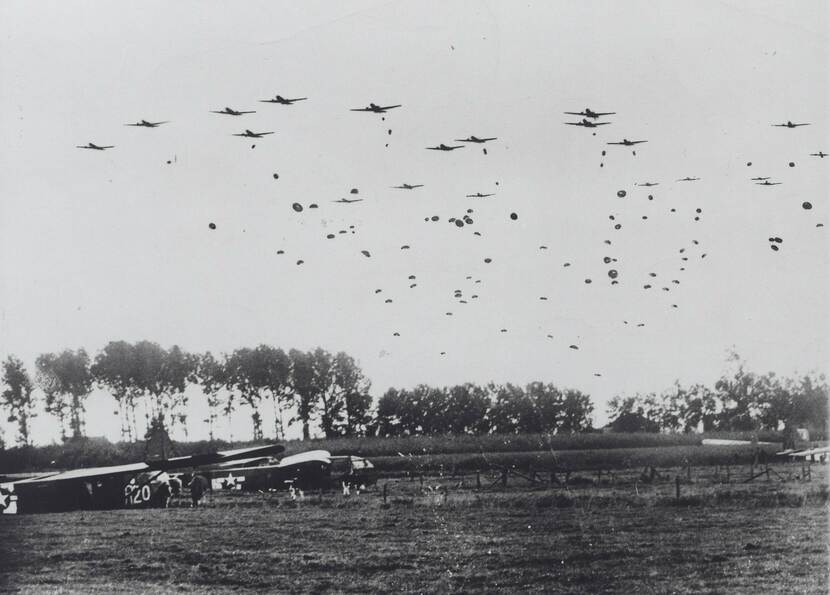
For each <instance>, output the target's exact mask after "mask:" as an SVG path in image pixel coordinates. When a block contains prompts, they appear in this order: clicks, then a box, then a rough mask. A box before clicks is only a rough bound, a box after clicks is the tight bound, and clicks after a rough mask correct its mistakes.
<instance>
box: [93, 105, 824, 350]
mask: <svg viewBox="0 0 830 595" xmlns="http://www.w3.org/2000/svg"><path fill="white" fill-rule="evenodd" d="M305 99H306V98H305V97H297V98H284V97H281V96H279V95H277V96H276V97H275V98H274V99H267V100H260V101H262V102H267V103H282V104H286V103H288V104H290V103H292V102H294V101H303V100H305ZM399 107H402V106H401V105H400V104H396V105H386V106H382V105H378V104H374V103H371V104H369V106H368V107H365V108H354V109H352V110H351V111H363V112H373V113H379V114H384V113H385V112H386V111H387V110H391V109H396V108H399ZM214 113H218V114H226V115H233V116H238V115H242V114H250V113H255V112H254V111H237V110H234V109H231V108H229V107H226V108H224V109H223V110H220V111H215V112H214ZM565 113H567V114H569V115H580V116H583V118H582V120H581V121H579V122H566V124H568V125H573V126H583V127H587V128H595V127H597V126H602V125H605V124H609V123H610V122H597V121H596V120H597V119H598V118H601V117H603V116H607V115H611V114H615V113H616V112H593V111H592V110H590V109H588V108H586V109H585V110H584V111H582V112H565ZM592 120H593V121H592ZM163 123H164V122H148V121H145V120H142V121H141V122H138V123H136V124H135V125H136V126H148V127H153V126H156V125H159V124H163ZM805 125H808V123H792V122H787V123H786V124H780V125H778V126H784V127H797V126H805ZM385 132H386V133H387V134H388V135H391V134H392V130H391V129H389V130H387V131H385ZM267 134H273V132H253V131H251V130H249V129H246V130H245V132H244V133H238V134H236V135H235V136H240V137H248V138H261V137H263V136H264V135H267ZM594 136H597V133H594ZM496 140H498V139H497V137H477V136H474V135H471V136H468V137H466V138H455V139H454V141H455V142H458V143H461V144H459V145H447V144H444V143H441V144H439V145H437V146H430V147H426V148H427V149H428V150H433V151H454V150H456V149H461V148H464V147H465V146H468V144H469V143H473V144H485V143H488V142H491V141H496ZM646 142H649V141H647V140H645V139H640V140H629V139H627V138H623V139H622V140H621V141H612V142H607V143H604V142H603V143H601V144H608V145H620V146H626V147H632V146H634V145H637V144H641V143H646ZM386 146H388V144H387V145H386ZM80 148H86V149H97V150H104V149H108V148H113V147H112V146H98V145H94V144H92V143H90V144H89V145H86V146H82V147H80ZM482 152H483V153H484V154H485V155H486V154H487V149H486V148H483V149H482ZM601 153H602V156H603V157H606V151H605V150H602V151H601ZM632 153H633V154H635V155H636V151H632ZM810 155H811V156H816V157H819V158H823V157H824V156H826V153H824V152H822V151H819V152H817V153H811V154H810ZM469 156H470V155H469V154H468V155H465V156H464V157H462V159H466V158H467V157H469ZM168 163H170V161H168ZM603 165H604V164H603V163H600V166H601V167H602V166H603ZM751 165H752V164H751V162H747V166H751ZM790 167H794V163H793V162H790ZM271 175H273V178H274V179H279V175H278V174H276V173H273V174H271ZM698 180H700V178H698V177H689V176H687V177H684V178H681V179H679V180H677V182H692V181H698ZM752 180H753V181H755V182H764V183H762V184H760V185H764V186H774V185H779V184H781V182H771V181H769V178H768V177H760V176H759V177H755V178H752ZM495 185H496V186H498V185H499V181H495ZM634 185H635V186H638V187H647V188H650V187H653V186H658V185H660V183H659V182H652V181H646V182H641V183H635V184H634ZM421 187H423V184H409V183H403V184H400V185H397V186H392V187H391V188H394V189H401V190H413V189H416V188H421ZM351 193H352V194H357V193H358V191H357V189H356V188H353V189H352V191H351ZM494 195H495V192H494V193H482V192H476V193H475V194H468V195H465V196H466V197H467V198H485V197H490V196H494ZM616 196H617V197H619V198H624V197H625V196H626V189H625V188H620V189H618V190H617V192H616ZM648 200H650V201H651V200H654V197H653V196H652V195H651V194H649V195H648ZM362 201H363V199H362V198H341V199H338V200H333V201H331V202H335V203H340V204H351V203H356V202H362ZM498 204H499V203H498V202H496V203H482V210H484V209H489V208H490V207H495V206H497V205H498ZM485 205H486V206H485ZM657 205H658V203H654V206H655V207H656V206H657ZM804 205H808V206H804ZM802 207H803V209H804V210H807V211H811V210H812V209H813V207H812V203H809V202H805V203H803V205H802ZM292 208H293V209H294V211H296V212H297V213H300V212H303V211H304V210H305V209H306V208H307V209H318V208H321V207H320V206H319V205H318V204H316V203H312V204H309V205H307V207H304V206H303V205H301V204H299V203H294V204H293V205H292ZM324 208H325V206H323V207H322V208H321V210H322V209H324ZM621 208H626V209H632V208H640V207H639V206H638V202H637V201H628V202H627V204H626V206H624V207H621ZM683 210H684V208H683V207H681V206H679V205H677V206H669V207H667V212H669V213H679V212H683ZM812 212H815V211H812ZM491 213H492V212H491ZM701 213H702V210H701V208H700V207H698V208H696V209H694V210H693V211H692V210H691V209H690V211H689V215H690V216H689V219H690V220H692V221H695V222H699V221H701V220H702V218H701V217H702V216H701ZM426 215H427V216H425V217H423V220H424V221H425V222H426V223H435V222H438V221H440V220H441V219H443V220H445V221H447V222H448V223H450V224H452V225H453V226H454V229H458V230H460V232H459V233H464V232H465V231H466V230H469V227H470V226H472V225H474V224H475V222H476V221H475V220H474V217H476V218H478V217H477V216H476V215H475V213H474V209H472V208H468V209H466V213H463V214H461V215H460V216H459V214H458V213H447V214H445V215H443V216H442V215H441V214H437V213H436V214H426ZM506 215H507V216H506V217H505V218H506V220H507V221H516V220H518V219H519V215H518V213H516V212H512V213H506ZM637 215H638V216H637V217H636V218H635V219H631V218H629V219H628V222H627V223H626V227H627V228H628V229H630V226H631V225H632V223H631V222H632V221H633V220H640V221H646V220H649V219H650V220H652V221H653V220H654V219H655V217H656V216H657V215H656V213H655V211H653V210H652V211H649V212H648V213H644V212H640V213H637ZM624 216H625V213H619V212H611V213H608V219H609V220H610V221H611V222H612V223H611V224H610V227H609V230H608V231H609V233H612V234H613V233H616V232H620V231H621V230H622V229H623V223H624V222H625V220H624V219H623V217H624ZM507 225H510V223H507ZM823 225H824V224H823V223H817V224H816V227H822V226H823ZM208 227H209V228H210V229H211V230H216V229H217V226H216V225H215V223H214V222H210V223H209V225H208ZM345 227H346V226H344V228H343V229H340V230H339V231H337V233H328V234H326V238H327V239H336V238H338V237H340V236H341V235H343V234H349V235H353V234H356V233H359V229H355V225H348V229H346V228H345ZM475 229H476V230H475V231H471V233H472V235H474V236H477V237H483V235H485V234H483V233H482V231H485V232H486V230H485V228H481V231H479V228H475ZM602 241H603V243H604V244H605V245H606V246H607V247H606V248H604V250H607V252H606V254H607V255H606V256H605V257H604V258H603V262H604V263H605V264H606V265H609V267H608V269H607V270H605V271H604V272H603V273H604V274H602V275H601V276H602V278H605V277H606V276H607V277H608V279H609V283H610V285H617V284H620V283H621V281H622V275H621V274H620V271H618V270H617V269H616V268H612V267H614V265H613V264H612V263H614V262H617V260H616V258H615V255H614V252H613V251H614V250H616V248H612V247H611V246H612V245H613V244H614V242H612V240H611V236H608V237H605V238H603V239H602ZM690 241H691V243H692V246H678V248H680V254H681V256H680V257H679V262H677V263H676V265H677V269H678V271H679V272H683V271H686V270H687V266H689V263H688V261H689V260H690V252H685V251H686V250H687V249H689V250H692V249H695V247H697V246H698V244H699V242H698V240H696V239H693V238H691V239H690ZM480 245H481V244H480ZM410 248H414V245H413V246H410V243H404V244H403V245H401V250H409V249H410ZM542 248H544V249H547V246H544V245H543V246H542ZM773 249H774V250H776V251H777V250H778V246H773ZM355 252H356V253H361V254H362V255H363V256H364V257H367V258H369V257H371V255H370V252H369V251H368V250H355ZM373 252H374V250H373ZM288 253H289V252H288V250H285V249H279V250H277V254H288ZM297 256H302V255H301V254H299V255H297ZM492 256H493V255H492V254H486V253H485V254H483V255H482V258H481V260H482V261H483V263H484V264H485V265H488V264H490V263H492V262H493V261H494V259H493V258H492ZM696 256H698V257H699V258H700V259H703V258H705V257H706V253H705V252H701V253H699V254H697V255H696ZM292 260H294V261H295V262H296V264H297V265H298V266H299V265H302V264H303V263H305V260H304V259H303V258H295V259H292ZM571 264H572V262H570V261H568V262H564V264H563V265H562V266H563V267H564V268H568V270H569V271H572V270H574V269H576V268H577V267H576V266H575V267H574V268H573V269H571V268H569V267H571ZM574 264H575V263H574ZM596 274H597V271H594V272H593V273H592V272H589V271H588V270H586V271H585V276H584V277H583V278H582V279H580V281H584V283H585V285H589V284H592V283H594V281H596V277H595V275H596ZM655 274H656V273H650V274H649V278H646V279H643V281H646V282H645V283H639V284H637V283H635V284H634V285H631V284H629V287H636V286H638V285H639V287H640V288H642V289H643V290H649V289H652V287H659V289H661V290H662V291H664V292H670V291H674V288H673V287H672V285H671V284H670V283H668V282H667V283H666V284H665V285H663V286H662V287H660V286H657V285H656V284H655V282H654V281H652V279H651V277H653V276H654V275H655ZM675 274H676V273H675ZM481 277H483V275H481ZM592 277H593V278H592ZM410 280H411V279H410ZM466 281H468V282H470V283H481V282H482V281H483V279H482V278H478V279H474V280H473V278H472V276H470V275H468V276H467V277H466ZM672 282H673V283H674V284H679V280H677V279H674V280H672ZM408 286H409V289H413V288H414V287H416V284H415V283H408ZM471 287H472V286H471ZM379 291H381V290H380V289H378V290H376V293H377V292H379ZM387 295H388V294H386V293H385V294H384V296H383V298H384V299H383V301H382V303H385V304H392V303H393V302H395V300H394V299H393V298H392V297H391V296H390V297H387ZM452 297H453V299H454V300H455V301H456V303H457V305H459V307H461V306H463V307H467V306H466V305H467V304H471V303H473V300H477V299H478V298H479V297H480V294H479V293H478V292H476V293H471V294H470V295H466V294H464V293H463V292H461V290H456V291H455V292H453V293H452ZM539 299H540V300H543V301H546V300H547V299H548V298H547V296H542V297H540V298H539ZM666 306H667V307H670V308H673V309H674V308H678V307H679V306H678V304H677V303H669V304H666ZM444 313H445V314H446V315H447V316H452V315H453V314H454V313H453V312H452V311H446V312H444ZM624 324H627V322H624ZM632 326H633V325H632ZM644 326H645V323H638V324H637V325H636V328H642V327H644ZM390 330H392V329H390ZM507 331H508V329H501V330H500V331H499V332H507ZM393 336H400V334H399V333H397V331H396V333H395V334H393ZM546 336H547V337H548V338H552V337H553V335H551V334H548V335H546ZM571 349H575V350H576V349H578V346H576V345H572V346H571ZM437 351H438V350H436V352H437ZM446 353H448V352H447V351H445V350H441V351H440V354H441V355H445V354H446Z"/></svg>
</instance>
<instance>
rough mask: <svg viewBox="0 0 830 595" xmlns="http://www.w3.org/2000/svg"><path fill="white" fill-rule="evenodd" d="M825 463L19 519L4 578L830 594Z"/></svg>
mask: <svg viewBox="0 0 830 595" xmlns="http://www.w3.org/2000/svg"><path fill="white" fill-rule="evenodd" d="M812 472H813V475H812V481H810V482H806V481H800V480H798V479H796V478H795V476H796V475H798V474H799V473H800V466H797V465H786V464H778V465H775V466H774V467H773V472H772V475H771V477H772V479H771V480H769V481H767V480H766V478H765V477H763V478H759V479H756V480H755V481H753V482H751V483H743V482H742V480H743V479H745V477H744V475H745V474H746V470H745V469H743V470H739V469H733V471H732V476H731V479H730V483H725V478H724V476H723V474H722V473H720V474H719V473H717V469H716V468H712V467H698V468H693V469H692V473H691V478H692V479H691V481H688V480H686V479H685V477H686V475H685V473H686V470H685V469H679V468H678V469H664V470H663V473H662V474H661V477H660V478H657V480H656V481H655V482H653V483H643V482H641V481H639V480H638V473H637V472H633V471H632V472H622V471H621V472H618V473H616V474H615V475H614V477H613V480H612V479H611V478H610V477H605V478H604V479H603V480H602V481H600V482H597V481H596V478H595V477H593V475H592V474H587V473H586V474H583V476H582V477H581V478H580V477H573V478H572V479H573V480H574V481H573V484H572V485H569V486H548V485H539V484H534V485H531V484H530V483H529V482H527V481H525V480H523V479H522V478H520V477H511V478H510V481H509V485H508V486H507V488H503V487H502V486H501V485H500V482H496V486H497V487H494V488H491V489H476V488H475V476H471V475H466V476H458V477H455V478H449V477H443V478H442V477H434V476H433V477H427V478H425V480H424V483H423V484H422V483H421V482H420V481H419V480H418V479H413V480H410V479H401V480H389V481H387V480H382V481H381V482H380V484H379V485H378V486H377V487H376V488H375V489H374V490H373V491H371V492H364V493H362V494H360V495H355V494H352V495H350V496H349V497H346V496H344V495H342V494H340V493H337V494H332V493H329V494H325V495H322V496H320V495H318V494H312V495H306V496H305V498H304V499H303V500H302V501H292V500H290V499H289V498H288V496H287V495H286V494H284V493H281V494H244V493H232V494H227V493H222V494H214V495H212V496H210V498H209V501H208V502H206V506H205V507H203V508H201V509H189V508H185V507H183V506H176V507H173V508H170V509H168V510H149V511H110V512H81V513H66V514H47V515H32V516H19V517H9V516H6V517H0V534H1V535H2V539H0V567H2V569H1V570H0V588H2V589H4V590H6V591H14V592H22V593H168V592H179V591H188V592H199V593H201V592H207V593H230V592H240V591H247V590H252V591H259V592H326V591H336V592H355V593H357V592H393V591H404V592H438V593H443V592H459V591H490V592H492V591H503V592H511V593H513V592H526V591H536V592H562V593H612V592H613V593H667V592H675V593H700V592H738V593H750V592H751V593H775V592H786V593H795V592H797V593H826V592H827V585H828V565H827V560H828V545H827V535H828V528H829V527H828V515H827V506H828V504H827V503H828V489H827V480H828V473H827V467H826V466H824V465H813V466H812ZM677 474H680V475H682V477H683V478H684V480H683V482H682V483H681V486H680V487H681V498H680V499H679V500H677V499H676V498H675V489H676V485H675V480H674V478H675V475H677ZM783 478H789V479H790V480H789V481H781V479H783ZM485 479H489V476H488V477H487V478H485ZM578 479H581V481H577V480H578ZM384 484H386V502H385V503H384V497H383V492H384V490H383V485H384ZM176 504H183V502H182V501H178V502H177V503H176Z"/></svg>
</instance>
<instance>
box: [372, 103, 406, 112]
mask: <svg viewBox="0 0 830 595" xmlns="http://www.w3.org/2000/svg"><path fill="white" fill-rule="evenodd" d="M396 107H401V104H400V103H399V104H398V105H384V106H383V107H381V108H378V109H380V110H388V109H393V108H396Z"/></svg>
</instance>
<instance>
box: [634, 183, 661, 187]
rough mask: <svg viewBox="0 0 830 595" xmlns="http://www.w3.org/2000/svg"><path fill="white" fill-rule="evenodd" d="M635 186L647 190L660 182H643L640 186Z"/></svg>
mask: <svg viewBox="0 0 830 595" xmlns="http://www.w3.org/2000/svg"><path fill="white" fill-rule="evenodd" d="M636 185H637V186H645V187H646V188H649V187H651V186H659V185H660V182H643V183H642V184H636Z"/></svg>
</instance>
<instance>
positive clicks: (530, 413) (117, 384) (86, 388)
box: [0, 341, 593, 445]
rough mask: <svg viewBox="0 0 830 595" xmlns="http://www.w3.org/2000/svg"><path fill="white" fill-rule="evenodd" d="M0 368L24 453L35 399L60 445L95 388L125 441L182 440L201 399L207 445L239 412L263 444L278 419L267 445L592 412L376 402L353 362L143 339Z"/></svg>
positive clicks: (491, 391)
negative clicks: (288, 432)
mask: <svg viewBox="0 0 830 595" xmlns="http://www.w3.org/2000/svg"><path fill="white" fill-rule="evenodd" d="M2 368H3V370H2V372H3V374H2V383H3V385H4V386H5V390H3V392H2V394H1V398H0V406H2V407H3V408H5V409H6V411H7V412H8V420H9V421H10V422H14V423H15V424H16V426H17V434H18V435H17V442H18V444H20V445H29V444H31V436H30V422H31V419H32V418H33V417H34V416H35V415H36V407H35V405H36V402H37V401H38V400H37V399H36V398H35V394H36V393H35V390H36V389H39V391H40V393H42V396H43V398H42V404H43V409H44V410H45V412H46V413H47V414H49V415H51V416H54V418H55V419H56V420H57V422H58V425H59V427H60V436H61V439H62V441H67V440H70V439H76V438H81V437H84V436H85V435H86V401H87V398H88V397H89V395H90V394H91V393H92V391H93V390H94V389H95V388H99V389H102V390H105V391H106V392H107V393H108V394H109V395H111V396H112V398H113V401H114V405H115V407H114V409H115V411H114V413H115V415H117V417H118V419H119V421H120V431H121V439H122V441H124V442H134V441H137V440H140V439H142V438H147V437H149V436H150V435H151V434H152V433H153V432H155V431H157V430H159V429H164V430H166V431H172V430H174V429H180V430H181V431H182V432H184V434H185V436H187V429H188V423H187V422H188V420H187V405H188V399H189V394H190V393H188V391H187V389H188V387H191V386H195V387H197V388H198V389H199V393H200V395H201V398H204V399H205V404H206V405H207V411H208V414H207V417H206V418H205V419H204V420H203V422H204V423H205V424H206V426H207V430H208V435H209V437H210V440H211V441H213V440H215V439H216V437H217V432H218V430H219V422H220V420H223V419H226V418H227V417H228V416H229V415H230V414H231V413H232V412H234V411H235V410H237V409H238V408H240V407H244V409H245V410H246V411H247V412H249V414H250V417H251V427H252V438H253V440H261V439H262V438H263V437H264V435H265V432H266V428H264V427H263V425H264V419H265V417H266V415H265V414H266V412H268V413H270V414H273V419H274V427H273V430H269V431H268V434H269V436H274V437H275V438H276V439H278V440H279V439H283V438H284V436H285V429H286V427H287V426H291V425H293V424H299V425H300V427H301V429H302V436H303V439H306V440H307V439H309V438H310V437H311V432H312V428H319V430H320V432H321V433H322V434H323V435H325V437H327V438H331V437H337V436H364V435H369V436H375V435H377V436H405V435H416V434H420V435H425V434H445V433H470V434H487V433H494V432H496V433H525V432H578V431H581V430H586V429H589V428H590V427H591V413H592V411H593V404H592V403H591V400H590V397H589V396H588V395H585V394H582V393H580V392H579V391H575V390H560V389H558V388H557V387H555V386H554V385H552V384H545V383H542V382H532V383H530V384H528V385H527V386H526V387H520V386H516V385H513V384H506V385H496V384H492V383H491V384H488V385H485V386H479V385H476V384H472V383H466V384H462V385H457V386H453V387H444V388H438V387H431V386H427V385H423V384H422V385H418V386H416V387H415V388H413V389H411V390H410V389H394V388H392V389H389V390H388V391H387V392H386V393H385V394H384V395H383V396H382V397H381V398H380V399H378V401H377V403H373V399H372V397H371V395H370V392H369V391H370V388H371V384H370V382H369V380H368V379H367V378H366V377H365V375H364V374H363V372H362V370H361V369H360V366H359V365H358V363H357V362H356V361H355V360H354V358H352V357H351V356H349V355H348V354H346V353H344V352H339V353H336V354H331V353H329V352H328V351H326V350H324V349H321V348H317V349H314V350H311V351H300V350H297V349H291V350H289V351H287V352H286V351H284V350H283V349H280V348H277V347H272V346H269V345H259V346H257V347H255V348H240V349H236V350H235V351H233V352H232V353H228V354H221V355H214V354H213V353H211V352H206V353H189V352H187V351H185V350H183V349H181V348H180V347H178V346H176V345H174V346H172V347H171V348H169V349H164V348H163V347H161V346H159V345H158V344H157V343H153V342H150V341H139V342H136V343H128V342H126V341H112V342H110V343H108V344H107V345H106V346H105V347H104V348H103V349H101V350H100V352H99V353H98V354H97V355H95V357H94V358H92V357H90V356H89V354H88V353H87V352H86V351H85V350H84V349H77V350H71V349H67V350H64V351H62V352H59V353H45V354H41V355H40V356H38V357H37V359H36V361H35V373H34V377H33V378H32V377H31V376H30V375H29V373H28V372H27V370H26V368H25V366H24V364H23V362H22V361H20V360H19V359H17V358H16V357H14V356H9V357H8V358H7V359H6V360H5V362H3V364H2Z"/></svg>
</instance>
